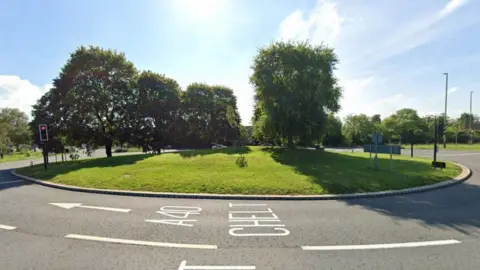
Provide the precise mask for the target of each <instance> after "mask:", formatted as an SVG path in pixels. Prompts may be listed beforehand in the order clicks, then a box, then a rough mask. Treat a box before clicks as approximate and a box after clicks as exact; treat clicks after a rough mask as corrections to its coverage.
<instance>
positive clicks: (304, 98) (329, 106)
mask: <svg viewBox="0 0 480 270" xmlns="http://www.w3.org/2000/svg"><path fill="white" fill-rule="evenodd" d="M337 62H338V59H337V56H336V55H335V53H334V52H333V49H330V48H328V47H326V46H324V45H320V46H313V45H310V44H309V43H307V42H301V43H293V42H287V43H285V42H277V43H274V44H272V45H270V46H268V47H265V48H261V49H260V50H259V52H258V55H257V56H256V57H255V59H254V63H253V66H252V69H253V74H252V76H251V77H250V82H251V83H252V85H253V86H254V88H255V109H254V115H253V119H252V122H253V126H254V132H253V133H254V137H255V138H256V139H258V140H259V141H263V142H284V141H286V142H287V144H288V146H289V147H293V145H294V143H295V142H299V143H300V144H302V145H310V144H312V143H314V142H316V141H320V140H321V138H322V137H323V135H324V132H325V126H326V124H325V122H326V116H327V114H328V113H330V112H337V111H338V110H339V109H340V105H339V99H340V97H341V89H340V87H339V86H338V85H337V79H336V78H335V76H334V75H333V71H334V69H335V66H336V64H337Z"/></svg>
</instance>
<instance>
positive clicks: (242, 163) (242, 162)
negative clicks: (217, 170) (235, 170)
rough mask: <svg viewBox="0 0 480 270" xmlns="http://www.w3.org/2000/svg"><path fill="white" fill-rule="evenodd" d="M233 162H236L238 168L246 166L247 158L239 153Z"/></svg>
mask: <svg viewBox="0 0 480 270" xmlns="http://www.w3.org/2000/svg"><path fill="white" fill-rule="evenodd" d="M235 164H237V166H238V167H240V168H244V167H247V166H248V162H247V158H246V157H245V156H244V155H240V156H239V157H237V160H236V161H235Z"/></svg>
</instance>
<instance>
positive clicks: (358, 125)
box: [342, 114, 375, 145]
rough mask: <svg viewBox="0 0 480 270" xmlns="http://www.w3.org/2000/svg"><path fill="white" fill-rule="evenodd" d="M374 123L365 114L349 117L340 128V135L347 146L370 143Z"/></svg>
mask: <svg viewBox="0 0 480 270" xmlns="http://www.w3.org/2000/svg"><path fill="white" fill-rule="evenodd" d="M374 131H375V124H374V122H373V121H372V120H371V119H370V118H369V117H368V116H367V115H365V114H357V115H349V116H347V117H346V118H345V122H344V123H343V126H342V134H343V136H344V137H345V142H346V143H347V144H349V145H361V144H368V143H371V139H372V134H373V132H374Z"/></svg>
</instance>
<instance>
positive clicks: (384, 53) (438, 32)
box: [358, 0, 477, 64]
mask: <svg viewBox="0 0 480 270" xmlns="http://www.w3.org/2000/svg"><path fill="white" fill-rule="evenodd" d="M468 1H469V0H450V1H449V2H448V3H447V4H446V5H445V6H444V7H443V8H442V9H441V10H440V11H438V12H431V13H428V14H421V13H420V12H419V13H418V15H417V16H416V17H417V18H414V19H413V21H412V22H410V23H406V24H405V25H404V26H401V27H399V28H398V29H397V30H396V31H394V32H393V34H392V35H390V36H389V37H388V38H387V39H385V40H383V41H382V42H380V44H379V46H374V47H373V48H372V49H370V50H368V52H367V53H366V54H364V55H362V56H361V57H360V58H359V59H358V61H365V60H367V59H368V62H369V63H370V64H375V63H378V62H380V61H382V60H386V59H388V58H391V57H393V56H396V55H399V54H402V53H405V52H407V51H409V50H412V49H414V48H417V47H419V46H422V45H424V44H427V43H430V42H432V41H434V40H436V39H438V38H440V37H441V36H442V35H444V34H447V33H451V32H454V31H457V30H459V29H461V28H463V27H466V26H468V25H471V24H473V23H475V22H477V20H473V21H469V20H466V21H465V22H461V23H456V24H454V25H453V26H452V27H447V28H444V27H440V23H441V22H442V21H443V20H445V19H446V18H447V17H449V16H450V15H451V14H452V13H453V12H454V11H456V10H458V9H459V8H460V7H461V6H463V5H465V4H466V3H467V2H468Z"/></svg>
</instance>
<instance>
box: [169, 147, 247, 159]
mask: <svg viewBox="0 0 480 270" xmlns="http://www.w3.org/2000/svg"><path fill="white" fill-rule="evenodd" d="M249 152H251V150H250V148H248V147H228V148H215V149H199V150H187V151H181V152H178V153H179V154H180V156H181V157H183V158H191V157H196V156H205V155H212V154H226V155H238V154H247V153H249Z"/></svg>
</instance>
